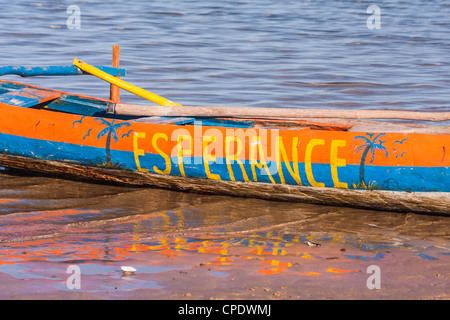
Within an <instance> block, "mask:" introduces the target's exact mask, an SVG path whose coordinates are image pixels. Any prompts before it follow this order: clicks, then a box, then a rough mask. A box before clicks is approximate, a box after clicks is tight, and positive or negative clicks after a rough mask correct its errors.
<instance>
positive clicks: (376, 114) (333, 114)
mask: <svg viewBox="0 0 450 320" xmlns="http://www.w3.org/2000/svg"><path fill="white" fill-rule="evenodd" d="M109 109H110V110H111V111H112V110H114V111H113V112H114V113H115V114H120V115H132V116H161V117H231V118H265V119H291V120H294V119H296V120H297V119H305V118H340V119H403V120H423V121H447V120H450V112H418V111H396V110H338V109H331V110H330V109H289V108H260V107H254V108H253V107H192V106H183V107H178V106H168V107H165V108H161V107H158V106H143V105H134V104H125V103H118V104H115V105H114V106H109Z"/></svg>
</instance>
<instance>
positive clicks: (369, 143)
mask: <svg viewBox="0 0 450 320" xmlns="http://www.w3.org/2000/svg"><path fill="white" fill-rule="evenodd" d="M374 135H375V133H366V136H367V137H366V136H356V137H355V138H354V139H353V140H362V141H363V144H362V145H360V146H359V147H358V148H357V149H356V153H359V152H360V151H361V150H363V153H362V156H361V163H360V165H359V186H361V187H365V186H367V184H366V181H365V177H364V171H365V164H366V158H367V156H368V154H369V152H370V154H371V158H370V161H369V163H372V162H373V161H374V160H375V154H376V152H377V150H379V151H381V152H383V153H384V155H385V156H386V157H388V156H389V152H388V151H387V149H386V147H385V146H383V143H385V142H386V141H381V140H380V139H381V138H382V137H384V136H385V135H386V134H385V133H379V134H378V135H376V136H375V137H374V138H373V139H372V137H373V136H374Z"/></svg>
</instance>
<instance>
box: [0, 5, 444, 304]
mask: <svg viewBox="0 0 450 320" xmlns="http://www.w3.org/2000/svg"><path fill="white" fill-rule="evenodd" d="M371 4H376V5H377V6H378V7H379V8H380V9H381V16H380V17H381V20H380V21H381V25H380V27H381V28H380V29H371V28H369V27H368V24H367V20H368V19H369V18H370V17H371V13H366V10H367V8H368V7H369V6H370V5H371ZM70 5H76V6H78V8H79V9H80V15H79V18H80V19H79V20H77V17H76V16H72V14H74V12H73V11H70V12H69V13H68V12H67V10H68V7H69V6H70ZM71 16H72V17H73V18H74V19H69V18H70V17H71ZM449 16H450V5H449V4H448V3H444V2H443V1H418V0H415V1H377V2H376V3H373V2H369V1H314V0H310V1H306V0H305V1H301V0H295V1H287V0H286V1H284V0H259V1H225V0H221V1H198V0H192V1H188V0H183V1H182V0H178V1H167V0H165V1H160V0H154V1H107V2H104V1H98V0H86V1H41V2H38V1H32V2H30V1H23V0H19V1H10V2H8V3H5V4H2V10H1V12H0V21H1V28H0V45H1V48H2V50H1V51H0V61H1V62H0V64H1V65H27V66H32V65H70V64H71V60H72V58H75V57H76V58H79V59H81V60H83V61H86V62H88V63H90V64H95V65H110V63H111V50H112V46H113V45H115V44H116V45H120V47H121V67H124V68H126V69H127V77H126V79H125V80H127V81H129V82H130V83H133V84H136V85H138V86H140V87H143V88H145V89H147V90H149V91H152V92H155V93H157V94H160V95H162V96H164V97H167V98H169V99H171V100H173V101H176V102H179V103H182V104H185V105H217V106H221V105H245V106H255V107H261V106H284V105H286V106H297V107H308V108H309V107H313V108H355V109H359V108H366V109H370V108H386V109H402V110H406V109H408V110H424V111H427V110H428V111H430V110H432V111H436V110H440V111H449V110H450V106H449V101H450V91H449V89H448V88H449V86H450V63H449V62H448V57H449V56H450V33H449V27H450V20H449ZM68 19H69V21H68ZM374 21H376V20H374ZM78 22H79V24H77V23H78ZM68 23H69V24H68ZM72 23H75V24H72ZM68 26H71V27H72V26H74V27H75V29H70V28H69V27H68ZM2 79H8V80H15V81H23V82H26V83H30V84H35V85H40V86H44V87H50V88H54V89H60V90H64V91H69V92H76V93H82V94H88V95H94V96H99V97H105V98H106V97H108V95H109V86H108V85H107V84H105V83H102V82H101V81H100V80H98V79H95V78H91V77H87V76H81V77H71V78H69V77H60V78H51V77H40V78H27V79H21V78H18V77H17V76H4V77H2ZM121 100H122V101H126V102H132V103H145V102H144V101H142V99H140V98H138V97H135V96H133V95H131V94H129V93H126V92H122V93H121ZM0 188H1V190H0V281H4V283H5V286H6V283H7V282H6V281H12V285H10V286H8V290H6V289H5V290H3V289H2V290H3V291H2V293H0V296H1V297H3V298H11V297H22V296H24V294H25V293H27V294H32V293H35V294H36V295H38V296H39V295H44V294H54V295H56V296H57V295H63V294H67V293H73V292H74V291H77V290H72V291H71V290H70V289H68V287H67V286H66V283H65V280H66V279H67V277H68V276H69V275H68V274H67V273H66V269H67V266H68V265H69V264H74V265H77V266H79V267H80V268H81V274H82V277H84V278H83V279H89V281H84V280H83V282H82V283H83V285H82V288H81V289H79V290H78V291H77V292H83V293H87V294H94V295H95V294H97V295H100V296H101V295H102V294H105V292H108V293H109V292H112V291H114V292H115V296H114V297H115V298H123V297H124V296H126V295H127V294H130V292H135V291H136V290H138V289H139V288H141V289H142V288H144V289H148V290H149V291H148V292H147V295H143V296H142V297H148V298H153V297H155V298H163V299H164V298H168V297H172V298H173V297H175V298H185V297H192V298H199V299H203V298H208V297H222V298H235V297H236V298H242V297H243V298H252V297H256V298H257V297H262V298H280V299H284V298H293V299H296V298H302V297H305V292H310V297H315V298H338V297H339V293H342V292H344V293H345V294H346V296H343V297H344V298H355V297H356V298H360V297H364V298H378V297H383V298H399V297H400V298H401V297H405V298H444V299H448V298H449V293H450V283H449V273H448V269H449V268H448V266H449V264H448V263H449V261H450V260H449V254H450V250H449V249H450V236H449V232H448V230H449V227H450V219H448V218H446V217H430V216H423V215H415V214H407V213H405V214H393V213H388V212H374V211H367V210H355V209H346V208H335V207H321V206H312V205H305V204H287V203H278V202H268V201H262V200H254V199H236V198H229V197H220V196H214V197H211V196H204V195H194V194H187V193H178V192H170V191H165V190H156V189H132V188H124V187H119V186H105V185H96V184H87V183H81V182H73V181H66V180H60V179H53V178H51V177H40V176H27V175H23V174H18V173H16V172H11V171H8V170H2V171H0ZM308 240H311V241H315V242H318V243H320V244H321V246H320V247H309V246H307V245H306V244H305V242H306V241H308ZM374 264H375V265H379V266H380V268H381V270H382V275H386V274H387V276H384V278H382V279H383V280H382V287H381V289H378V290H369V289H368V288H367V286H366V279H367V277H368V276H369V275H368V274H367V272H366V270H367V268H368V267H369V266H370V265H374ZM122 265H130V266H134V267H136V268H137V270H138V272H137V274H136V275H135V276H134V278H132V279H131V280H130V279H128V280H127V279H125V280H124V278H122V277H121V273H120V266H122ZM168 274H170V275H173V274H176V275H183V279H180V280H179V282H178V287H177V286H176V285H174V284H173V283H171V282H170V281H169V280H167V279H168V278H167V275H168ZM244 275H245V277H244ZM200 276H201V277H202V279H203V281H205V282H208V283H210V284H211V285H209V286H208V288H209V291H208V290H206V289H205V288H200V287H201V286H200V285H199V284H198V282H195V281H196V279H197V277H200ZM243 277H244V278H243ZM23 279H26V280H27V281H29V283H30V285H29V286H26V287H24V285H23V282H20V281H19V282H20V284H19V282H14V281H16V280H17V281H18V280H23ZM173 279H175V278H173ZM236 279H237V280H238V281H239V282H240V283H241V284H242V286H241V287H236V286H234V287H233V286H232V285H231V284H232V283H233V281H236ZM35 281H39V282H35ZM252 281H253V282H252ZM263 282H264V285H265V286H266V287H267V288H265V289H264V290H262V291H261V292H262V293H261V295H260V296H258V292H259V291H258V288H257V287H258V285H256V283H260V284H261V283H263ZM298 283H300V284H301V286H299V285H298ZM294 284H296V285H294ZM246 285H248V287H245V286H246ZM0 286H2V285H1V284H0ZM260 286H262V284H261V285H260ZM275 287H276V288H275ZM299 287H302V293H301V294H300V293H299V292H298V291H296V290H297V289H298V288H299ZM2 288H3V287H2ZM177 288H178V289H177ZM230 288H233V289H230ZM296 288H297V289H296ZM317 288H322V291H320V290H319V289H317ZM327 288H328V289H327ZM399 288H403V289H404V290H403V291H402V290H401V289H399ZM225 289H226V290H227V291H226V292H229V294H228V295H227V294H224V293H223V292H225ZM305 289H306V290H305ZM183 290H184V291H183ZM202 290H203V291H207V292H208V293H204V294H203V293H200V292H203V291H202ZM308 290H309V291H308ZM219 292H220V293H222V295H221V296H220V295H218V293H219ZM231 292H233V293H231ZM187 293H189V295H187ZM111 294H112V293H111ZM233 294H234V295H233ZM239 294H240V295H239ZM264 294H265V295H264ZM53 297H54V296H53ZM306 297H308V294H306ZM341 297H342V296H341Z"/></svg>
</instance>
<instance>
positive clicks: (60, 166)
mask: <svg viewBox="0 0 450 320" xmlns="http://www.w3.org/2000/svg"><path fill="white" fill-rule="evenodd" d="M0 165H1V166H4V167H11V168H17V169H23V170H27V171H35V172H41V173H46V174H51V175H54V176H58V177H63V178H70V179H77V180H80V179H81V180H88V181H98V182H107V183H115V184H121V185H129V186H140V187H158V188H164V189H171V190H178V191H188V192H196V193H207V194H222V195H229V196H239V197H254V198H261V199H267V200H276V201H291V202H306V203H312V204H321V205H334V206H348V207H357V208H367V209H378V210H386V211H397V212H415V213H423V214H435V215H447V216H450V209H449V208H450V194H449V193H444V192H399V191H380V190H351V189H337V188H313V187H305V186H293V185H279V184H277V185H275V184H269V183H248V182H231V181H219V180H208V179H202V178H183V177H180V176H171V175H158V174H152V173H140V172H135V171H129V170H118V169H106V168H102V167H93V166H84V165H80V164H71V163H65V162H59V161H47V160H40V159H33V158H28V157H23V156H15V155H7V154H0Z"/></svg>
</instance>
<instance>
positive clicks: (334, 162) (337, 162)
mask: <svg viewBox="0 0 450 320" xmlns="http://www.w3.org/2000/svg"><path fill="white" fill-rule="evenodd" d="M145 138H146V134H145V132H135V134H134V136H133V153H134V159H135V163H136V167H137V170H138V171H139V172H149V169H146V168H142V167H141V164H140V160H139V157H140V156H141V157H143V156H145V152H144V150H143V149H140V148H139V146H138V140H139V139H145ZM161 139H162V140H164V141H165V142H167V141H168V140H169V138H168V136H167V135H166V134H165V133H155V134H154V135H153V137H152V147H153V148H154V149H155V151H156V152H157V153H158V154H159V155H160V156H162V157H163V159H164V162H165V168H158V167H157V166H153V170H154V172H156V173H159V174H170V173H171V170H172V161H171V158H170V156H169V155H168V154H166V153H165V152H164V151H162V150H161V149H160V148H159V146H158V144H159V143H160V142H159V140H161ZM216 139H217V137H216V136H209V135H208V136H207V135H204V136H202V159H203V164H204V167H205V174H206V176H207V178H208V179H211V180H222V178H221V176H220V175H219V174H218V173H212V172H211V169H210V162H216V160H217V159H216V156H215V155H212V154H211V150H212V149H214V148H215V147H216V146H215V145H214V144H215V142H217V141H216ZM183 141H186V142H187V143H188V145H189V148H183V147H182V142H183ZM235 142H236V144H237V148H236V149H237V150H234V148H230V146H231V145H232V144H234V143H235ZM275 143H276V164H277V169H278V170H277V171H278V175H279V177H280V182H279V183H281V184H285V183H286V180H285V176H284V173H283V170H282V162H284V164H285V166H286V168H287V171H288V172H289V174H290V175H291V177H292V178H293V179H294V180H295V182H296V183H297V184H298V185H302V181H301V178H300V172H299V166H298V163H299V159H298V146H299V142H298V137H294V138H293V139H292V165H291V162H290V161H289V159H288V156H287V152H286V149H285V146H284V143H283V138H282V137H281V136H278V137H277V139H276V141H275ZM192 145H193V142H192V137H191V136H189V135H181V136H178V137H177V145H176V148H177V152H176V157H177V158H178V165H179V169H180V173H181V175H182V176H183V177H185V176H186V174H185V171H184V164H183V156H185V157H186V156H192V154H193V150H192ZM345 146H346V141H345V140H332V141H331V146H330V149H329V150H330V166H331V177H332V180H333V184H334V187H335V188H348V184H347V183H346V182H342V181H340V180H339V177H338V168H339V167H345V166H346V160H345V159H343V158H339V157H338V152H339V148H343V147H345ZM324 147H325V140H324V139H311V140H310V141H309V142H308V143H307V144H306V150H305V174H306V178H307V180H308V182H309V183H310V184H311V185H312V186H313V187H325V183H323V182H320V181H317V180H316V179H315V177H314V174H313V170H312V155H313V152H323V151H324V150H323V148H324ZM242 148H243V142H242V141H241V140H240V139H239V137H236V136H226V137H225V157H224V158H225V163H226V167H227V170H228V174H229V176H230V180H232V181H236V179H235V176H234V172H233V170H232V167H231V163H233V162H234V161H235V162H237V163H238V164H239V167H240V169H241V171H242V176H243V179H244V181H246V182H250V179H249V177H248V175H247V172H246V170H245V167H244V164H243V163H242V161H241V160H240V159H238V155H239V154H240V153H241V151H242ZM186 149H187V150H186ZM232 149H233V150H232ZM316 149H317V151H316ZM257 156H259V158H260V161H259V162H258V161H257V159H256V158H257ZM250 164H251V171H252V176H253V181H257V175H256V170H255V168H259V169H260V170H261V169H265V170H266V174H267V175H268V176H269V179H270V181H271V182H272V183H276V182H275V180H274V178H273V177H272V174H271V172H270V170H269V167H268V164H267V161H266V160H265V158H264V152H263V148H262V145H261V141H259V137H254V139H252V143H251V146H250Z"/></svg>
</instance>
